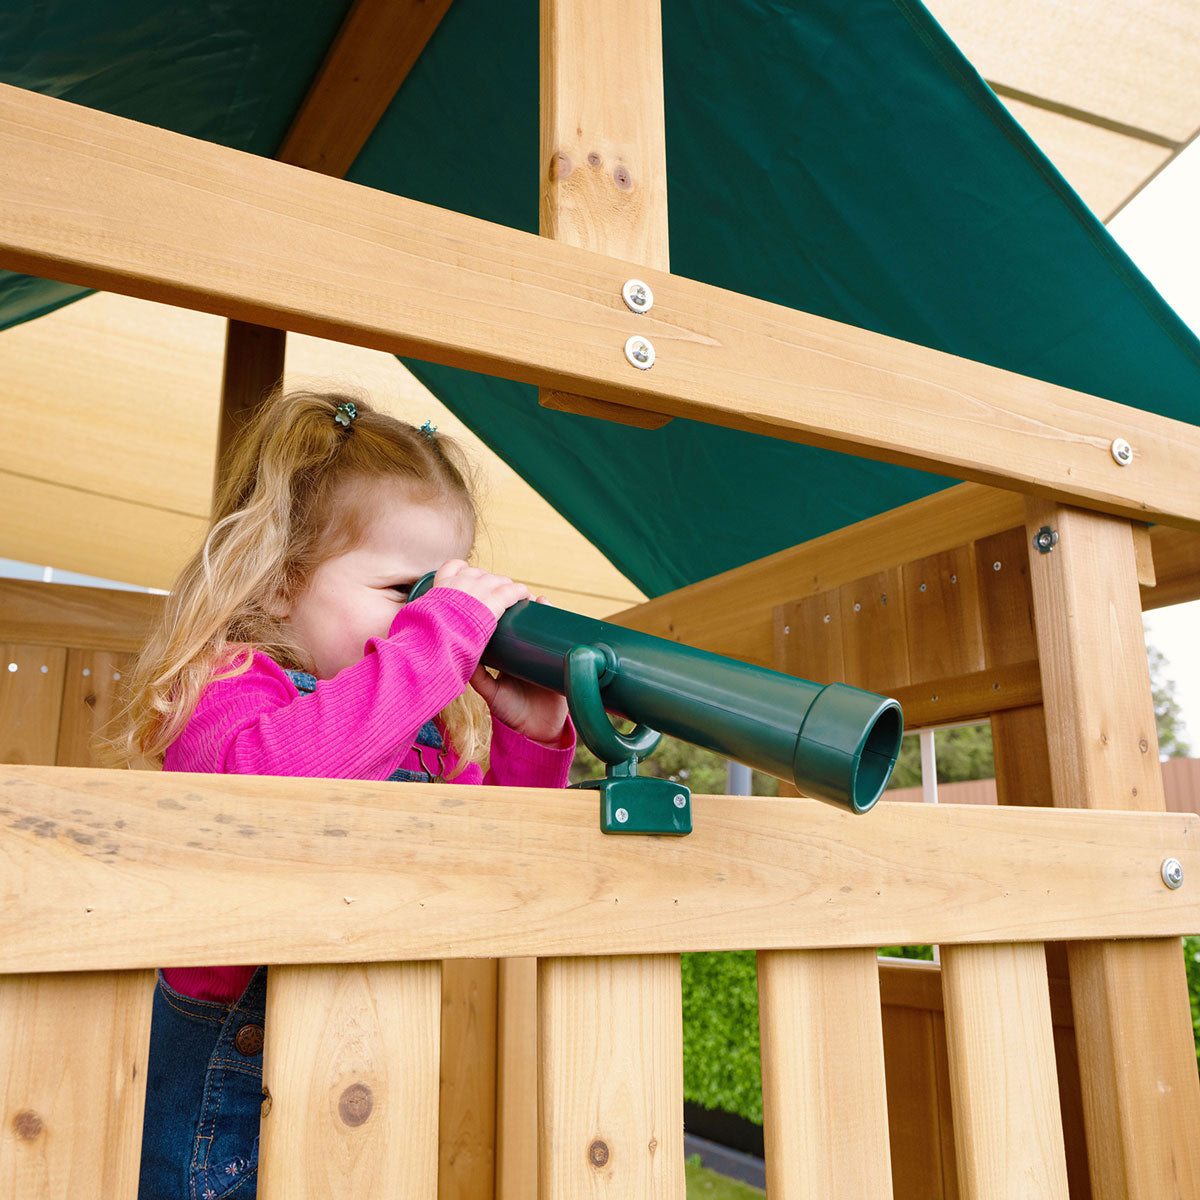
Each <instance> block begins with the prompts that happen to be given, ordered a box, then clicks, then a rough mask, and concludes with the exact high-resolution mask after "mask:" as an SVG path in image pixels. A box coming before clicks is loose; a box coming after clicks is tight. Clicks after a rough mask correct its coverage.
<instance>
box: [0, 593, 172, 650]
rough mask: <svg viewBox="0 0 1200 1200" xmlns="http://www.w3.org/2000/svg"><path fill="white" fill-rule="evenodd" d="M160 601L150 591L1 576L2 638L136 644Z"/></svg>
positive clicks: (96, 645) (115, 646)
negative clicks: (132, 590) (79, 585)
mask: <svg viewBox="0 0 1200 1200" xmlns="http://www.w3.org/2000/svg"><path fill="white" fill-rule="evenodd" d="M162 606H163V597H162V596H153V595H150V594H149V593H148V592H122V591H117V590H116V589H114V588H91V587H73V586H68V585H67V584H62V583H38V582H35V581H33V580H29V579H0V640H2V641H5V642H37V643H39V644H41V645H44V646H87V647H89V648H90V649H96V650H118V651H119V650H137V649H138V648H139V647H140V645H141V643H142V642H143V641H144V640H145V638H146V635H147V634H148V633H149V632H150V626H151V624H152V623H153V622H154V621H156V620H157V619H158V617H159V614H160V613H161V612H162ZM5 665H7V664H5Z"/></svg>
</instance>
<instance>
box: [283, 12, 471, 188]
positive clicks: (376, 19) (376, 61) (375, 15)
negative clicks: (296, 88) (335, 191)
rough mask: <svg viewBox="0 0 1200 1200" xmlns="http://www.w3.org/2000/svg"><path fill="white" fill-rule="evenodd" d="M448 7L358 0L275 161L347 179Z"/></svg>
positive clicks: (344, 22) (334, 42) (330, 48)
mask: <svg viewBox="0 0 1200 1200" xmlns="http://www.w3.org/2000/svg"><path fill="white" fill-rule="evenodd" d="M449 7H450V0H355V3H354V5H353V7H352V8H351V9H350V12H349V13H348V14H347V16H346V19H345V20H344V21H343V22H342V27H341V28H340V29H339V30H338V33H337V37H336V38H335V39H334V41H333V43H332V45H331V46H330V47H329V53H328V54H327V55H326V57H325V61H324V62H323V63H322V64H321V69H320V71H319V72H318V74H317V77H316V79H315V80H314V82H313V84H312V86H311V87H310V88H309V90H308V94H307V95H306V96H305V98H304V103H303V104H302V105H301V106H300V109H299V111H298V112H297V113H296V116H295V119H294V120H293V121H292V125H291V128H290V129H289V130H288V132H287V135H286V137H284V139H283V143H282V145H281V146H280V148H279V151H278V153H277V154H276V155H275V157H276V158H278V159H279V160H280V161H281V162H286V163H292V164H294V165H295V166H298V167H305V168H306V169H308V170H310V171H319V172H320V173H321V174H323V175H332V176H336V177H338V178H340V177H341V176H343V175H345V174H346V172H347V171H348V170H350V166H351V164H352V163H353V162H354V160H355V159H356V158H357V157H358V152H359V151H360V150H361V149H362V148H363V146H364V145H365V144H366V141H367V138H368V137H370V135H371V132H372V131H373V130H374V128H375V126H376V125H377V124H378V123H379V119H380V117H382V116H383V114H384V112H385V111H386V109H387V106H388V105H389V104H390V103H391V101H392V97H393V96H395V94H396V93H397V92H398V91H399V90H400V85H401V84H402V83H403V82H404V80H405V79H407V78H408V73H409V71H411V70H412V68H413V66H414V64H415V63H416V61H417V59H418V58H420V56H421V52H422V51H423V50H424V49H425V46H426V43H427V42H428V41H429V39H430V37H431V36H432V35H433V31H434V30H435V29H436V28H437V27H438V25H439V23H440V22H441V19H442V17H443V16H445V14H446V10H447V9H448V8H449Z"/></svg>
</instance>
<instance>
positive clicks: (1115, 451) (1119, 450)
mask: <svg viewBox="0 0 1200 1200" xmlns="http://www.w3.org/2000/svg"><path fill="white" fill-rule="evenodd" d="M1109 450H1111V451H1112V456H1113V461H1114V462H1116V464H1117V465H1118V466H1121V467H1127V466H1129V464H1130V463H1131V462H1133V447H1132V446H1131V445H1130V444H1129V443H1128V442H1127V441H1126V440H1125V439H1124V438H1113V444H1112V445H1111V446H1110V447H1109Z"/></svg>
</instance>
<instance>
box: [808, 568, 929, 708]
mask: <svg viewBox="0 0 1200 1200" xmlns="http://www.w3.org/2000/svg"><path fill="white" fill-rule="evenodd" d="M838 599H839V603H840V607H841V616H842V621H841V624H842V661H843V663H844V665H845V670H846V682H847V683H849V684H851V685H852V686H854V687H859V688H866V689H867V690H868V691H872V690H875V689H877V688H879V689H883V690H884V691H887V690H889V689H891V688H894V687H903V686H904V685H905V684H906V683H908V682H909V674H908V623H907V621H906V619H905V609H904V604H905V597H904V589H903V587H902V586H901V575H900V572H899V571H898V570H893V571H882V572H880V573H879V574H878V575H871V576H868V577H867V578H866V579H856V580H855V581H854V582H853V583H848V584H845V585H844V586H843V587H841V588H839V589H838ZM820 682H824V681H823V680H821V681H820Z"/></svg>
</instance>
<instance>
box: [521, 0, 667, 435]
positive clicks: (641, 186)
mask: <svg viewBox="0 0 1200 1200" xmlns="http://www.w3.org/2000/svg"><path fill="white" fill-rule="evenodd" d="M541 79H542V85H541V86H542V90H541V129H542V181H541V207H540V210H539V222H540V232H541V234H542V236H543V237H548V238H553V239H554V240H555V241H559V242H566V243H567V244H568V245H571V246H582V247H584V248H586V249H589V250H599V251H601V252H603V253H605V254H610V255H612V256H613V257H614V258H623V259H627V260H628V261H629V262H631V263H642V264H644V265H645V266H647V267H655V268H658V269H660V270H663V271H666V270H668V269H669V265H670V264H669V254H668V237H667V152H666V133H665V129H664V118H663V87H662V20H661V14H660V10H659V2H658V0H605V3H603V4H595V3H589V2H588V0H542V8H541ZM612 302H613V304H614V306H616V307H619V308H621V309H622V310H625V311H628V310H626V309H625V302H624V300H622V298H621V297H620V296H613V297H612ZM628 316H629V322H628V324H629V333H630V334H631V335H632V334H635V333H647V334H648V333H649V332H650V329H649V328H648V327H647V322H648V320H649V316H648V314H645V315H639V314H637V313H634V312H632V311H628ZM616 350H617V352H618V353H619V352H620V347H617V348H616ZM630 370H631V371H634V372H635V374H636V369H635V368H633V367H631V368H630ZM538 402H539V403H540V404H541V405H543V406H544V407H546V408H555V409H561V410H563V411H565V412H575V413H582V414H583V415H585V416H589V417H602V418H604V419H605V420H608V421H618V422H620V423H622V424H625V425H639V426H641V427H642V428H644V429H658V428H660V427H661V426H663V425H665V424H666V423H667V422H668V421H669V420H670V419H671V418H670V417H666V416H659V415H658V414H657V413H653V412H642V411H639V410H638V409H632V408H627V407H625V406H624V405H620V404H610V403H607V402H605V401H602V400H594V399H591V398H589V397H586V396H572V395H567V394H565V393H563V392H558V391H553V390H551V389H548V388H543V389H542V390H541V391H540V392H539V394H538Z"/></svg>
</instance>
